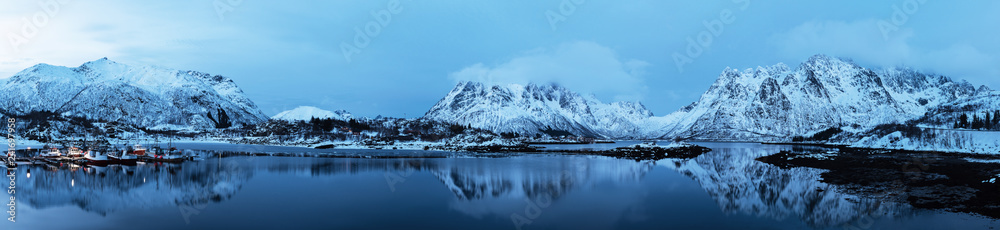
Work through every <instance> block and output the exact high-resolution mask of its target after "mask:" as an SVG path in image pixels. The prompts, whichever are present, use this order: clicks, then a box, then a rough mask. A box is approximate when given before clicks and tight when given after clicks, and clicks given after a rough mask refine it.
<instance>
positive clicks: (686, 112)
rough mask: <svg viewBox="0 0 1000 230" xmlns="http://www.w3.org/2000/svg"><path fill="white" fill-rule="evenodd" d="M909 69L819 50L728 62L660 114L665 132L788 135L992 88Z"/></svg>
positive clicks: (906, 112) (915, 110) (886, 118)
mask: <svg viewBox="0 0 1000 230" xmlns="http://www.w3.org/2000/svg"><path fill="white" fill-rule="evenodd" d="M989 93H990V90H989V89H988V88H986V87H980V88H979V89H977V88H975V87H974V86H972V85H971V84H969V83H967V82H965V81H953V80H951V79H950V78H948V77H944V76H938V75H927V74H923V73H919V72H916V71H913V70H910V69H902V68H892V69H882V70H872V69H867V68H864V67H861V66H858V65H856V64H854V63H853V62H851V61H849V60H843V59H838V58H832V57H828V56H824V55H816V56H813V57H811V58H809V60H808V61H806V62H804V63H802V64H801V65H800V66H799V67H798V68H796V69H791V68H789V67H788V66H785V65H784V64H780V63H779V64H777V65H774V66H768V67H758V68H756V69H746V70H744V71H738V70H735V69H730V68H727V69H726V70H725V71H723V73H722V75H720V76H719V78H718V80H716V82H715V83H714V84H713V85H712V86H711V87H710V88H709V89H708V91H707V92H705V93H704V94H703V95H702V97H701V99H700V100H699V101H697V102H695V103H693V104H691V105H689V106H686V107H684V108H682V109H680V110H679V111H677V112H675V113H673V114H670V115H667V116H666V117H665V118H663V119H662V120H663V122H664V123H665V126H664V128H663V130H662V132H661V133H664V135H663V136H661V137H662V138H675V137H677V138H695V139H711V140H787V139H788V138H790V137H793V136H806V135H810V134H813V133H816V132H819V131H823V130H825V129H828V128H841V129H843V130H845V131H849V132H859V131H864V130H867V129H870V128H872V127H874V126H877V125H880V124H890V123H903V122H905V121H908V120H912V119H916V118H919V117H921V116H923V115H924V114H925V113H927V112H928V111H929V110H930V109H932V108H935V107H937V106H939V105H942V104H945V103H948V102H952V101H955V100H959V99H964V98H968V97H971V96H976V95H986V94H989Z"/></svg>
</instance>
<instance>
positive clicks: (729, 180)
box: [0, 143, 1000, 229]
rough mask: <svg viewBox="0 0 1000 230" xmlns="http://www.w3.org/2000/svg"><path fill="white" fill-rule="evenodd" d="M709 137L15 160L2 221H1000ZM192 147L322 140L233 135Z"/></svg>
mask: <svg viewBox="0 0 1000 230" xmlns="http://www.w3.org/2000/svg"><path fill="white" fill-rule="evenodd" d="M623 144H627V143H623ZM700 144H701V145H704V146H707V147H710V148H712V149H714V151H713V152H711V153H709V154H705V155H702V156H700V157H698V158H696V159H689V160H674V159H667V160H661V161H656V162H636V161H632V160H620V159H614V158H608V157H598V156H564V155H534V154H529V155H524V154H513V155H510V156H506V157H499V158H496V157H491V158H472V157H468V156H461V155H459V156H452V157H449V158H408V159H356V158H315V157H264V156H261V157H226V158H208V159H206V160H204V161H198V162H187V163H184V164H180V165H140V166H136V167H120V166H109V167H106V168H93V167H82V168H76V167H69V166H61V167H57V166H43V165H36V166H26V167H19V168H18V169H17V170H16V172H17V175H18V177H17V179H16V181H15V182H16V191H17V193H16V201H17V206H16V210H17V213H16V220H17V222H16V223H11V222H9V221H4V223H2V224H0V229H216V228H219V229H518V228H519V227H520V229H810V228H813V229H825V228H829V229H903V228H905V229H990V228H991V227H994V228H995V227H997V226H998V225H1000V222H997V221H995V220H990V219H984V218H980V217H976V216H972V215H967V214H956V213H946V212H938V211H924V210H915V209H913V208H910V207H909V206H907V205H905V204H898V203H892V202H887V201H883V200H879V199H877V198H865V197H856V196H851V195H845V194H842V193H839V192H838V191H836V189H835V188H833V187H831V186H829V185H826V184H823V183H821V182H818V179H819V175H818V174H819V173H820V171H819V170H814V169H808V168H796V169H790V170H783V169H779V168H777V167H773V166H771V165H767V164H764V163H760V162H757V161H754V160H753V158H755V157H758V156H762V155H766V154H771V153H774V152H777V151H780V150H782V149H785V148H790V147H785V146H764V145H757V144H732V143H700ZM181 147H182V148H192V147H197V148H201V149H212V150H218V151H254V152H302V151H311V150H306V149H301V148H276V147H254V146H234V145H222V144H219V145H188V146H181ZM603 147H604V146H601V148H603ZM322 152H323V153H326V154H339V155H363V154H366V153H369V152H368V151H347V150H324V151H322ZM379 154H411V155H412V154H416V155H429V156H436V157H440V156H449V155H450V154H449V153H442V152H430V153H428V152H423V151H397V152H392V151H383V152H379ZM29 169H30V170H31V175H30V178H29V177H27V170H29ZM3 180H4V183H5V184H8V183H9V180H8V179H7V178H4V179H3ZM5 215H6V214H5ZM6 217H9V216H5V218H6Z"/></svg>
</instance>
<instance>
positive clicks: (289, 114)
mask: <svg viewBox="0 0 1000 230" xmlns="http://www.w3.org/2000/svg"><path fill="white" fill-rule="evenodd" d="M312 118H317V119H326V118H332V119H335V120H348V119H351V113H349V112H347V111H344V110H337V111H329V110H324V109H320V108H316V107H312V106H299V107H296V108H295V109H292V110H287V111H284V112H281V113H278V115H274V116H273V117H271V119H275V120H286V121H309V120H311V119H312Z"/></svg>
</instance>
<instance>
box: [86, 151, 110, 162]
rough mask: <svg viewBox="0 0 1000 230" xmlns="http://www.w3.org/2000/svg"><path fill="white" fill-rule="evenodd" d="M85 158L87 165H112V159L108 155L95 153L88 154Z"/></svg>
mask: <svg viewBox="0 0 1000 230" xmlns="http://www.w3.org/2000/svg"><path fill="white" fill-rule="evenodd" d="M83 157H84V162H85V163H86V164H87V165H108V163H111V159H110V158H108V155H107V154H100V153H97V152H94V151H90V152H88V153H87V154H86V155H84V156H83Z"/></svg>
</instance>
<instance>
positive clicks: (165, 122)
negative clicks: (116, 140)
mask: <svg viewBox="0 0 1000 230" xmlns="http://www.w3.org/2000/svg"><path fill="white" fill-rule="evenodd" d="M0 106H2V108H3V111H2V112H3V113H4V114H8V115H13V116H21V115H27V114H31V113H33V112H54V113H57V114H61V115H63V116H72V117H83V118H87V119H90V120H103V121H117V122H119V123H122V124H128V125H135V126H139V127H144V128H152V129H209V128H215V127H216V123H217V122H219V121H220V120H222V117H226V118H228V120H229V122H231V123H232V125H233V126H240V125H244V124H254V123H258V122H262V121H265V120H267V116H265V115H264V114H263V113H261V111H260V110H259V109H258V108H257V106H256V105H254V103H253V102H252V101H250V99H248V98H247V97H246V96H245V95H243V91H242V90H240V88H239V87H237V86H236V83H234V82H233V81H232V80H231V79H229V78H226V77H223V76H220V75H210V74H207V73H201V72H196V71H181V70H173V69H166V68H159V67H152V66H141V65H126V64H121V63H117V62H114V61H110V60H108V59H107V58H103V59H99V60H96V61H91V62H87V63H84V64H83V65H81V66H79V67H76V68H70V67H63V66H52V65H48V64H38V65H35V66H33V67H30V68H28V69H25V70H23V71H21V72H19V73H17V74H16V75H14V76H13V77H11V78H9V79H7V80H6V82H4V83H3V84H2V86H0ZM223 114H224V115H223Z"/></svg>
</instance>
